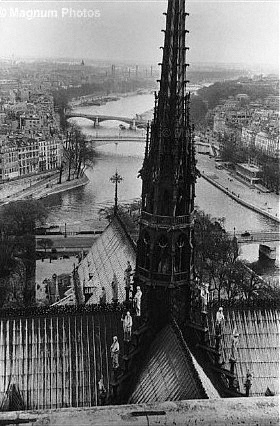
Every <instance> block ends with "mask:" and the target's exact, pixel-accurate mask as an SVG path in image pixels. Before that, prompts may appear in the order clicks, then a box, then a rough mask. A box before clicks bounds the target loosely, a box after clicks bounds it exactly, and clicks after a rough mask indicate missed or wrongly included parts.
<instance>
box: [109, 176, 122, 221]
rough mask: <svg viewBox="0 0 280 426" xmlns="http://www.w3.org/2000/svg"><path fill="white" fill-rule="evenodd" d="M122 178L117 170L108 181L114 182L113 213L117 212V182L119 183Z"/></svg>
mask: <svg viewBox="0 0 280 426" xmlns="http://www.w3.org/2000/svg"><path fill="white" fill-rule="evenodd" d="M122 180H123V178H122V177H121V175H119V174H118V170H116V173H115V174H114V175H113V176H112V177H111V178H110V181H111V182H112V183H114V184H115V205H114V213H115V214H116V213H117V210H118V184H119V183H121V181H122Z"/></svg>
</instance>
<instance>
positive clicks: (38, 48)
mask: <svg viewBox="0 0 280 426" xmlns="http://www.w3.org/2000/svg"><path fill="white" fill-rule="evenodd" d="M186 4H187V11H189V13H190V17H189V18H187V27H188V28H189V30H190V35H189V36H188V44H189V45H190V53H189V61H190V62H245V63H263V64H267V63H270V64H278V57H279V49H278V47H279V36H278V33H279V3H278V1H269V0H265V1H262V2H261V1H250V0H247V1H234V2H233V1H229V0H228V1H212V0H211V1H202V0H193V1H192V2H186ZM166 7H167V1H156V0H151V1H148V0H147V1H146V0H145V1H144V0H139V1H135V0H126V1H119V0H112V1H90V0H88V1H83V2H80V1H73V0H72V1H71V2H70V1H68V2H64V1H52V0H51V1H50V0H48V1H36V0H33V1H30V2H26V1H21V2H18V3H14V2H6V1H4V0H2V1H1V0H0V56H6V57H7V56H11V55H15V57H18V56H20V57H23V56H41V57H43V56H55V57H73V58H75V57H76V58H79V59H80V58H92V59H104V60H110V61H122V60H128V61H132V62H135V63H136V62H146V63H157V62H159V61H160V59H161V51H160V50H159V49H158V48H159V46H160V45H162V43H163V33H162V32H161V31H160V30H161V29H162V28H164V27H165V17H164V16H163V15H162V12H164V11H166ZM71 8H72V10H71ZM83 9H85V10H86V12H85V13H86V15H90V16H91V15H92V14H94V12H93V11H95V12H97V11H98V12H99V14H100V16H99V17H98V16H96V17H75V16H74V15H75V13H77V11H78V10H83ZM28 10H31V11H34V10H37V11H38V10H39V13H44V11H49V15H50V16H49V17H48V18H42V17H34V18H33V19H28V18H30V16H26V15H25V12H26V11H28ZM29 13H31V14H32V12H29ZM17 14H23V15H24V16H21V17H20V16H17ZM63 14H64V16H63ZM70 15H72V17H71V16H70ZM96 15H98V13H96ZM1 16H2V18H1ZM31 18H32V16H31Z"/></svg>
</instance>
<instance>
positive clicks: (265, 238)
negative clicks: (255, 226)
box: [230, 231, 280, 244]
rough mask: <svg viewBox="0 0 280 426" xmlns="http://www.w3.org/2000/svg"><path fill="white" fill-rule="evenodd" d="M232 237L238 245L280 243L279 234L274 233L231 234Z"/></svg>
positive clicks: (246, 232) (250, 232) (247, 232)
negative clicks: (234, 237)
mask: <svg viewBox="0 0 280 426" xmlns="http://www.w3.org/2000/svg"><path fill="white" fill-rule="evenodd" d="M230 235H232V237H233V236H234V235H235V236H236V238H237V242H238V244H252V243H269V242H274V241H275V242H277V241H280V233H279V232H277V231H275V232H272V231H257V232H256V231H244V232H236V233H235V234H234V233H231V234H230Z"/></svg>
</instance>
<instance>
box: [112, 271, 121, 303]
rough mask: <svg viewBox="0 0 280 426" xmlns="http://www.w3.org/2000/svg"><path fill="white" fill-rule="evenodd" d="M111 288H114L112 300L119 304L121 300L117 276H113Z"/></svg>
mask: <svg viewBox="0 0 280 426" xmlns="http://www.w3.org/2000/svg"><path fill="white" fill-rule="evenodd" d="M111 286H112V293H113V297H112V300H113V302H115V303H117V302H118V299H119V285H118V280H117V277H116V274H114V275H113V280H112V283H111Z"/></svg>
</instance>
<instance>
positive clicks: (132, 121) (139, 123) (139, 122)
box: [65, 111, 147, 127]
mask: <svg viewBox="0 0 280 426" xmlns="http://www.w3.org/2000/svg"><path fill="white" fill-rule="evenodd" d="M65 118H67V119H68V118H86V119H87V120H91V121H93V122H94V126H95V127H97V126H98V125H99V123H101V122H102V121H109V120H114V121H121V122H123V123H127V124H129V125H130V126H131V127H146V124H147V120H143V119H142V117H141V116H140V115H136V117H133V118H132V117H120V116H115V115H100V114H86V113H80V112H71V111H70V112H67V113H66V114H65Z"/></svg>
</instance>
